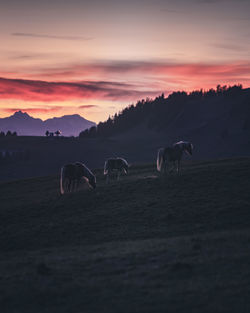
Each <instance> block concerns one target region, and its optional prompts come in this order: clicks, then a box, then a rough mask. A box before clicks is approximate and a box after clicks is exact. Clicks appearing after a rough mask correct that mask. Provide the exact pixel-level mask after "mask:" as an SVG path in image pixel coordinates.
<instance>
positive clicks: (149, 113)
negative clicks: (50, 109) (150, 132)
mask: <svg viewBox="0 0 250 313" xmlns="http://www.w3.org/2000/svg"><path fill="white" fill-rule="evenodd" d="M241 93H242V85H234V86H229V87H228V86H226V85H224V86H221V85H218V86H217V87H216V89H213V88H211V89H209V90H207V91H205V90H203V89H200V90H194V91H192V92H190V93H187V92H185V91H175V92H173V93H171V94H170V95H169V96H168V97H167V98H165V96H164V94H161V95H160V96H158V97H156V98H155V99H150V98H146V100H145V99H142V100H139V101H137V103H136V104H131V105H129V106H128V107H126V108H124V109H123V110H122V111H120V112H118V113H116V114H115V115H114V116H109V118H108V119H107V120H106V121H105V122H100V123H99V124H98V125H97V127H95V126H93V127H91V128H90V129H88V130H84V131H82V132H81V133H80V134H79V137H80V138H85V137H88V138H90V137H96V136H100V137H101V136H111V135H113V134H116V133H120V132H123V131H126V130H127V129H131V128H133V127H135V126H137V125H138V124H140V123H142V122H143V121H144V122H146V123H147V125H148V127H150V128H152V129H156V130H164V129H166V128H167V127H168V126H169V125H170V124H171V122H172V121H174V120H175V119H176V118H178V116H179V114H180V112H182V111H183V110H185V108H186V106H187V105H188V103H189V102H190V101H199V102H201V101H203V100H204V99H206V98H209V99H210V98H213V97H217V96H219V97H226V96H230V97H232V96H234V95H236V96H239V95H240V94H241ZM222 136H226V133H223V134H222Z"/></svg>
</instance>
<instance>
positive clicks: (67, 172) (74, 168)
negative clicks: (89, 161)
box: [60, 162, 96, 195]
mask: <svg viewBox="0 0 250 313" xmlns="http://www.w3.org/2000/svg"><path fill="white" fill-rule="evenodd" d="M82 178H84V179H85V180H86V181H87V182H88V184H89V186H90V187H91V188H93V189H95V188H96V177H95V175H94V174H93V173H92V172H91V171H90V169H88V168H87V166H86V165H84V164H83V163H80V162H76V163H70V164H66V165H64V166H63V167H62V168H61V178H60V191H61V194H62V195H63V194H64V193H65V191H67V192H73V191H76V190H77V188H78V186H79V184H80V181H81V179H82Z"/></svg>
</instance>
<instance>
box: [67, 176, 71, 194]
mask: <svg viewBox="0 0 250 313" xmlns="http://www.w3.org/2000/svg"><path fill="white" fill-rule="evenodd" d="M71 182H72V181H71V179H69V182H68V188H67V189H68V192H70V191H71Z"/></svg>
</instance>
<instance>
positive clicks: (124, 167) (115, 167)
mask: <svg viewBox="0 0 250 313" xmlns="http://www.w3.org/2000/svg"><path fill="white" fill-rule="evenodd" d="M128 168H129V165H128V162H127V161H126V160H125V159H123V158H110V159H107V160H106V162H105V164H104V175H106V182H107V183H108V180H109V176H110V175H111V173H112V172H113V171H117V180H119V178H120V175H121V173H122V172H123V173H125V174H128Z"/></svg>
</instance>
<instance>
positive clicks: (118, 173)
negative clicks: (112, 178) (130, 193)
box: [117, 170, 121, 180]
mask: <svg viewBox="0 0 250 313" xmlns="http://www.w3.org/2000/svg"><path fill="white" fill-rule="evenodd" d="M120 175H121V171H120V170H118V172H117V180H119V179H120Z"/></svg>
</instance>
